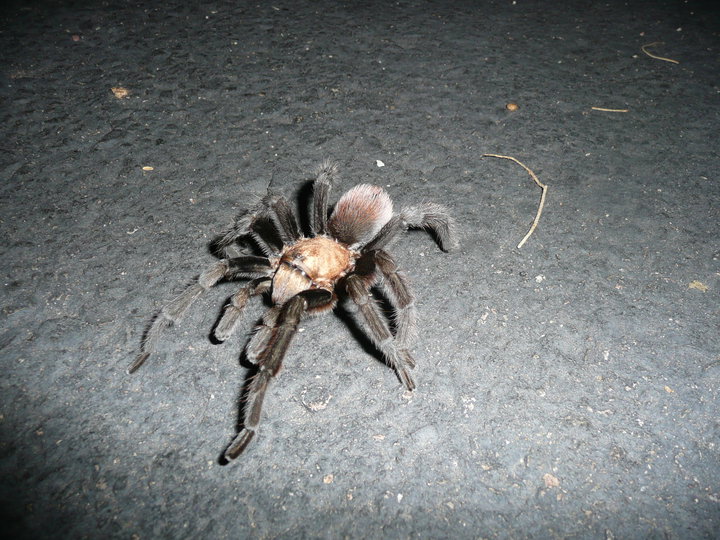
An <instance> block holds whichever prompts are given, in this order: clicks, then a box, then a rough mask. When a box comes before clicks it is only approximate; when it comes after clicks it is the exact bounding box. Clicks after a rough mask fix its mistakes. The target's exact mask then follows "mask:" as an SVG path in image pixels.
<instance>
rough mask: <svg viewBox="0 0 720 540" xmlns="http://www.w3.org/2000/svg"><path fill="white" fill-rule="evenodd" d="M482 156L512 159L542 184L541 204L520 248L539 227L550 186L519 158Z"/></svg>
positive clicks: (536, 181)
mask: <svg viewBox="0 0 720 540" xmlns="http://www.w3.org/2000/svg"><path fill="white" fill-rule="evenodd" d="M481 157H495V158H502V159H509V160H510V161H514V162H515V163H517V164H518V165H520V166H521V167H522V168H523V169H525V170H526V171H527V172H528V174H529V175H530V176H531V177H532V179H533V180H534V181H535V183H536V184H537V185H538V186H540V189H542V195H540V204H539V205H538V209H537V213H536V214H535V219H534V220H533V223H532V225H531V226H530V230H529V231H528V232H527V234H526V235H525V237H524V238H523V239H522V240H520V243H519V244H518V245H517V247H518V249H520V248H521V247H522V246H523V244H524V243H525V242H526V241H527V239H528V238H530V235H531V234H532V233H533V232H534V231H535V228H536V227H537V224H538V222H539V221H540V215H541V214H542V211H543V207H544V206H545V196H546V195H547V190H548V187H547V186H546V185H545V184H543V183H542V182H541V181H540V180H538V177H537V176H535V173H534V172H532V171H531V170H530V168H529V167H528V166H527V165H525V164H524V163H521V162H520V161H518V160H517V159H515V158H514V157H511V156H501V155H499V154H483V155H482V156H481Z"/></svg>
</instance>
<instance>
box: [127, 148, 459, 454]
mask: <svg viewBox="0 0 720 540" xmlns="http://www.w3.org/2000/svg"><path fill="white" fill-rule="evenodd" d="M336 175H337V167H336V165H334V164H332V163H330V162H325V163H323V164H322V165H321V167H320V168H319V169H318V171H317V176H316V179H315V181H314V184H313V210H312V215H311V219H310V221H311V223H310V226H311V229H312V231H311V232H312V234H311V235H310V236H304V235H303V234H301V231H300V228H299V226H298V223H297V220H296V219H295V215H294V213H293V211H292V209H291V207H290V205H289V204H288V202H287V201H286V200H285V199H284V198H283V197H281V196H277V195H274V194H272V193H270V192H268V194H267V195H266V196H265V197H264V198H263V199H262V200H261V201H260V202H259V203H258V204H257V205H256V206H255V207H254V208H252V209H250V210H249V211H247V212H245V213H242V214H240V215H239V216H238V217H237V218H236V220H235V223H234V225H233V226H232V228H230V229H229V230H228V231H227V232H226V233H225V234H224V235H223V236H222V237H220V238H219V240H218V241H217V247H218V249H219V250H220V251H221V252H222V254H223V255H224V257H225V258H223V259H221V260H219V261H218V262H216V263H215V264H213V265H212V266H210V267H209V268H207V269H206V270H205V271H204V272H202V273H201V274H200V276H199V277H198V278H197V280H196V281H195V282H194V283H193V284H192V285H190V286H189V287H188V288H187V289H186V290H185V291H184V292H183V293H182V294H180V296H178V297H177V298H176V299H175V300H173V301H171V302H170V303H168V304H167V305H165V306H164V307H163V308H162V310H161V311H160V313H159V314H158V315H157V316H156V317H155V318H154V319H153V321H152V323H151V324H150V326H149V328H148V329H147V331H146V332H145V334H144V336H143V342H142V347H141V351H140V354H139V355H138V356H137V358H136V359H135V361H134V362H133V363H132V364H131V365H130V367H129V368H128V373H133V372H134V371H135V370H137V369H138V368H139V367H140V366H141V365H142V364H143V363H144V362H145V360H147V358H148V357H149V356H150V355H151V354H152V353H153V351H154V350H155V345H156V343H157V340H158V337H159V336H160V334H161V333H162V331H163V330H164V329H165V328H167V327H169V326H172V325H173V324H174V323H177V322H179V321H180V320H181V319H182V317H183V315H184V314H185V312H186V311H187V309H188V308H189V307H190V305H191V304H192V303H193V301H194V300H195V299H197V298H198V297H199V296H200V295H201V294H202V293H203V292H205V291H207V290H208V289H209V288H210V287H212V286H213V285H215V284H216V283H218V282H219V281H221V280H227V281H232V280H236V279H247V280H249V282H248V283H247V284H246V285H245V286H243V287H242V288H241V289H240V290H239V291H237V292H236V293H235V294H234V295H233V296H232V297H231V298H230V300H229V302H228V303H227V305H226V307H225V309H224V311H223V314H222V316H221V317H220V320H219V321H218V322H217V324H216V326H215V329H214V337H215V338H216V339H217V340H218V341H220V342H222V341H225V340H226V339H228V338H229V337H230V336H231V335H232V334H233V332H234V331H235V329H236V327H237V325H238V322H239V320H240V315H241V313H242V311H243V308H244V307H245V304H246V303H247V302H248V300H249V299H250V297H252V296H257V295H261V294H263V293H268V292H269V293H270V299H271V301H272V307H271V308H270V309H269V310H268V311H267V312H266V313H265V315H264V316H263V317H262V320H261V322H260V323H259V324H258V326H257V327H256V329H255V332H254V334H253V335H252V337H251V338H250V340H249V341H248V343H247V345H246V346H245V356H246V358H247V360H248V361H249V362H251V363H252V364H255V366H257V371H256V373H255V374H254V375H253V376H252V377H251V378H250V379H249V380H248V383H247V385H246V388H245V391H244V394H245V395H244V400H245V401H244V403H243V407H242V418H243V420H242V422H243V423H242V428H241V429H240V431H239V433H238V434H237V436H236V437H235V438H234V440H233V441H232V442H231V443H230V445H229V446H228V447H227V449H226V450H225V453H224V458H225V459H226V460H227V461H231V460H233V459H235V458H236V457H238V456H239V455H240V454H241V453H242V452H243V450H245V448H246V447H247V445H248V443H250V441H251V440H252V438H253V436H254V435H255V431H256V429H257V427H258V424H259V422H260V412H261V408H262V403H263V398H264V396H265V391H266V390H267V387H268V384H269V383H270V381H271V380H272V379H273V378H274V377H275V376H276V375H277V373H278V371H279V370H280V367H281V364H282V360H283V357H284V356H285V353H286V351H287V349H288V346H289V345H290V341H291V340H292V338H293V336H294V335H295V333H296V332H297V329H298V325H299V323H300V320H301V318H302V316H303V315H304V314H306V313H309V314H315V313H323V312H326V311H329V310H331V309H333V308H334V307H335V304H336V302H337V301H338V297H342V298H344V297H349V298H350V300H352V302H354V304H355V305H356V306H357V310H358V311H359V314H360V319H361V321H362V323H364V327H365V329H366V332H367V334H368V336H369V337H370V339H371V341H372V342H373V343H374V345H375V346H376V347H377V348H378V350H379V352H381V353H382V356H383V358H384V359H385V361H386V362H387V364H388V365H389V366H390V367H392V368H393V369H394V370H395V372H396V374H397V376H398V377H399V379H400V381H401V382H402V384H403V385H404V386H405V388H407V389H408V390H413V389H414V388H415V383H414V382H413V379H412V377H411V376H410V372H409V369H410V368H413V367H415V360H414V359H413V357H412V356H411V354H410V352H409V350H408V348H409V346H410V343H411V341H412V339H413V336H414V334H415V308H414V298H413V294H412V292H411V290H410V286H409V284H408V281H407V278H406V277H405V275H404V274H403V273H401V272H400V271H399V270H398V267H397V264H396V263H395V261H394V259H393V257H392V256H391V255H390V254H389V253H388V252H387V251H386V248H387V247H388V246H389V245H390V244H391V243H392V242H393V241H394V240H395V239H396V238H397V237H398V235H399V234H400V233H402V232H404V231H405V230H406V229H408V228H423V229H427V230H429V231H430V232H432V233H434V236H435V239H436V240H437V242H438V243H439V245H440V248H441V249H442V250H443V251H448V250H450V249H451V248H453V247H456V246H457V240H456V234H455V225H454V221H453V219H452V218H451V217H450V215H449V214H448V212H447V210H446V209H445V207H443V206H441V205H439V204H435V203H423V204H418V205H415V206H407V207H404V208H403V209H402V210H401V211H400V212H399V213H397V214H394V213H393V203H392V201H391V200H390V197H389V195H388V194H387V193H386V192H385V191H384V190H383V189H382V188H380V187H377V186H373V185H369V184H360V185H357V186H355V187H354V188H352V189H350V191H348V192H347V193H345V194H344V195H343V196H342V197H341V198H340V200H339V201H338V202H337V204H336V205H335V208H334V210H333V211H332V214H330V212H329V208H328V197H329V193H330V188H331V186H332V184H333V182H334V180H335V177H336ZM328 214H330V215H329V218H328ZM243 238H246V239H248V238H249V239H250V240H251V242H254V243H255V244H256V247H258V248H260V249H261V250H262V252H263V253H264V256H255V255H240V256H233V257H231V256H230V253H231V249H232V248H231V246H232V245H233V244H234V243H236V242H238V241H240V240H242V239H243ZM376 285H377V286H379V288H380V290H381V292H382V293H383V295H384V296H385V297H386V300H387V301H388V302H389V304H390V305H391V306H392V308H393V310H394V312H395V313H394V315H395V317H394V321H393V322H394V324H393V329H394V333H393V331H392V330H391V327H390V325H389V324H388V321H387V319H386V318H385V316H384V314H383V312H382V309H381V307H380V305H379V304H378V301H377V300H376V299H375V298H374V297H373V295H372V293H371V288H372V287H374V286H376Z"/></svg>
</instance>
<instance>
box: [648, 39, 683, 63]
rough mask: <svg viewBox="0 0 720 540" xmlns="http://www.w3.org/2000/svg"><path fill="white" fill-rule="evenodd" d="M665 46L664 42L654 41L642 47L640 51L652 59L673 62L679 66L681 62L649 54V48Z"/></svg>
mask: <svg viewBox="0 0 720 540" xmlns="http://www.w3.org/2000/svg"><path fill="white" fill-rule="evenodd" d="M663 44H664V42H663V41H653V42H652V43H648V44H647V45H643V46H642V47H640V49H641V50H642V52H644V53H645V54H647V55H648V56H649V57H650V58H655V59H656V60H663V61H665V62H672V63H673V64H679V63H680V62H678V61H677V60H673V59H672V58H665V57H664V56H658V55H656V54H653V53H651V52H648V50H647V48H648V47H654V46H655V45H663Z"/></svg>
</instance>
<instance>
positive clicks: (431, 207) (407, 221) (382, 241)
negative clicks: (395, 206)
mask: <svg viewBox="0 0 720 540" xmlns="http://www.w3.org/2000/svg"><path fill="white" fill-rule="evenodd" d="M407 229H425V230H428V231H430V232H432V233H433V234H434V235H435V239H436V240H437V242H438V244H440V249H442V250H443V251H450V250H452V249H455V248H457V247H458V245H459V243H458V239H457V230H456V226H455V220H454V219H453V218H452V217H451V216H450V214H449V213H448V211H447V209H446V208H445V207H444V206H442V205H440V204H435V203H423V204H418V205H415V206H407V207H405V208H403V209H402V211H401V212H400V213H399V214H396V215H395V216H393V217H392V219H391V220H390V221H388V222H387V223H386V224H385V226H384V227H383V228H382V229H380V232H379V233H377V235H375V238H373V239H372V240H370V242H368V243H367V244H365V246H364V247H363V252H367V251H373V250H378V249H383V248H386V247H388V246H389V245H390V244H392V242H394V241H395V240H396V239H397V237H398V235H400V233H402V232H404V231H406V230H407Z"/></svg>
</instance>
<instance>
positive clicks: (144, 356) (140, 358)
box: [125, 352, 150, 375]
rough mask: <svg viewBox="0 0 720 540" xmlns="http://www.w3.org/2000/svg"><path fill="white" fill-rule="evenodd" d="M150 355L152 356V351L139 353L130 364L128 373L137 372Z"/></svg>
mask: <svg viewBox="0 0 720 540" xmlns="http://www.w3.org/2000/svg"><path fill="white" fill-rule="evenodd" d="M149 356H150V353H148V352H144V353H142V354H139V355H138V356H137V358H135V360H134V361H133V363H132V364H130V365H129V366H128V368H127V370H125V371H126V372H127V374H128V375H132V374H133V373H135V372H136V371H137V370H138V368H140V366H142V365H143V364H144V363H145V360H147V359H148V358H149Z"/></svg>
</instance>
